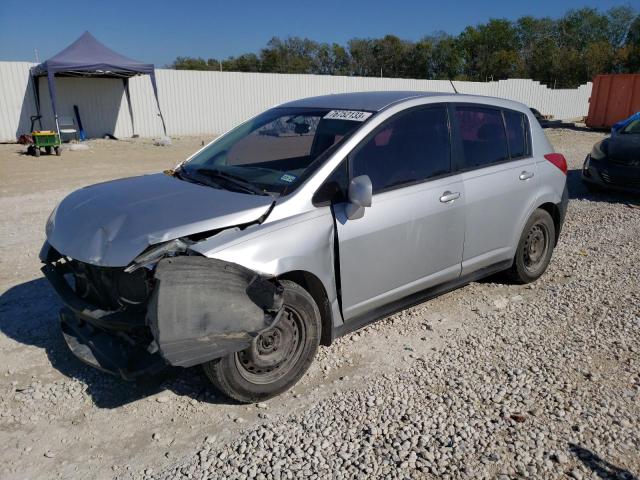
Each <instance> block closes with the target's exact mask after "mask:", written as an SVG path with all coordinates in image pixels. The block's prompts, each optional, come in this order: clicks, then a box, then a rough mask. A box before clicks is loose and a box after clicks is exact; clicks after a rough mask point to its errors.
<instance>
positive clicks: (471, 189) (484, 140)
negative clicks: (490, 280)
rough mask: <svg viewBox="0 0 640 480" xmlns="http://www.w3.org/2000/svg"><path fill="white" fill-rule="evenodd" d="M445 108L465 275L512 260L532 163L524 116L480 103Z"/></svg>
mask: <svg viewBox="0 0 640 480" xmlns="http://www.w3.org/2000/svg"><path fill="white" fill-rule="evenodd" d="M451 108H452V118H453V119H454V122H453V123H454V131H455V135H454V136H455V138H456V140H457V147H458V148H457V151H458V155H457V159H458V161H457V166H456V167H457V169H458V171H460V172H462V180H463V182H464V189H465V194H466V198H465V200H466V204H465V240H464V253H463V257H462V275H465V274H467V273H470V272H473V271H476V270H479V269H481V268H483V267H488V266H491V265H494V264H496V263H498V262H501V261H507V260H510V259H511V258H513V256H514V254H515V247H516V244H517V239H518V238H519V236H520V232H519V231H518V230H519V228H520V225H522V220H523V216H525V215H526V214H527V212H528V211H530V207H531V204H532V202H533V201H534V195H535V185H536V175H535V174H536V165H535V161H534V158H533V156H532V154H531V141H530V138H529V137H530V130H529V124H528V121H527V117H526V115H524V114H522V113H521V112H517V111H514V110H508V109H500V108H496V107H492V106H488V105H480V104H453V105H452V107H451Z"/></svg>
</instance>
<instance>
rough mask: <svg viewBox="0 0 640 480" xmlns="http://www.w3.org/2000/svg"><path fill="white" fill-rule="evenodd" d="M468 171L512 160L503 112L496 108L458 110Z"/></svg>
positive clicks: (460, 108) (479, 107) (467, 107)
mask: <svg viewBox="0 0 640 480" xmlns="http://www.w3.org/2000/svg"><path fill="white" fill-rule="evenodd" d="M455 112H456V119H457V121H458V128H459V130H460V136H461V137H462V145H463V149H464V164H465V167H466V168H472V167H481V166H484V165H490V164H492V163H496V162H501V161H503V160H508V159H509V150H508V148H507V137H506V134H505V130H504V122H503V121H502V112H501V111H500V110H498V109H495V108H487V107H481V106H476V105H472V106H467V105H461V106H457V107H455Z"/></svg>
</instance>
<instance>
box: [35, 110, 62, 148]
mask: <svg viewBox="0 0 640 480" xmlns="http://www.w3.org/2000/svg"><path fill="white" fill-rule="evenodd" d="M39 117H40V116H39V115H37V116H33V117H31V135H30V136H31V139H32V140H33V142H32V143H31V145H29V146H28V147H27V153H28V154H29V155H35V156H36V157H39V156H40V153H41V152H40V149H41V148H44V151H45V152H47V153H48V154H49V155H51V152H55V153H56V155H58V156H60V155H61V154H62V148H60V145H61V144H62V143H61V142H60V136H59V135H58V134H57V133H56V132H54V131H51V130H33V127H34V123H35V121H36V120H38V121H39V120H40V118H39ZM41 128H42V126H41Z"/></svg>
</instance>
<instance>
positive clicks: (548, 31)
mask: <svg viewBox="0 0 640 480" xmlns="http://www.w3.org/2000/svg"><path fill="white" fill-rule="evenodd" d="M170 67H171V68H175V69H178V70H222V71H234V72H266V73H310V74H319V75H348V76H368V77H371V76H374V77H375V76H383V77H392V78H419V79H453V80H472V81H487V80H500V79H506V78H531V79H534V80H538V81H540V82H541V83H544V84H546V85H548V86H550V87H555V88H572V87H576V86H578V85H581V84H583V83H585V82H588V81H591V80H592V78H593V77H594V75H596V74H600V73H638V72H640V15H639V14H638V13H637V11H636V10H635V9H633V8H632V7H629V6H625V7H614V8H611V9H609V10H607V11H606V12H604V13H601V12H599V11H598V10H596V9H594V8H581V9H577V10H569V11H568V12H567V13H566V14H565V15H564V16H563V17H561V18H559V19H552V18H549V17H544V18H536V17H533V16H525V17H521V18H519V19H517V20H515V21H510V20H506V19H491V20H489V21H488V22H486V23H482V24H479V25H476V26H469V27H466V28H465V29H464V30H463V31H462V32H461V33H460V34H459V35H457V36H454V35H449V34H447V33H444V32H437V33H435V34H432V35H427V36H425V37H423V38H422V39H420V40H418V41H409V40H403V39H401V38H399V37H397V36H396V35H386V36H384V37H382V38H353V39H351V40H349V41H348V42H347V44H346V45H340V44H338V43H331V44H330V43H325V42H316V41H313V40H310V39H308V38H300V37H289V38H285V39H281V38H279V37H273V38H272V39H271V40H270V41H269V42H268V43H267V45H266V47H265V48H263V49H261V50H260V52H259V53H257V54H256V53H244V54H242V55H239V56H236V57H228V58H226V59H216V58H209V59H206V60H205V59H203V58H192V57H178V58H176V60H175V61H174V62H173V63H172V64H171V65H170Z"/></svg>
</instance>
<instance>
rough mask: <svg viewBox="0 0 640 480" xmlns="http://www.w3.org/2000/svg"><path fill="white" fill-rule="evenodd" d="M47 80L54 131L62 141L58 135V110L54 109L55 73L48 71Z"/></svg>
mask: <svg viewBox="0 0 640 480" xmlns="http://www.w3.org/2000/svg"><path fill="white" fill-rule="evenodd" d="M47 80H48V83H49V95H50V96H51V108H52V109H53V118H54V119H55V121H56V132H57V133H58V138H59V139H60V141H62V138H61V137H60V124H59V123H58V112H57V110H56V83H55V82H56V75H55V73H53V72H51V71H49V72H47Z"/></svg>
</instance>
